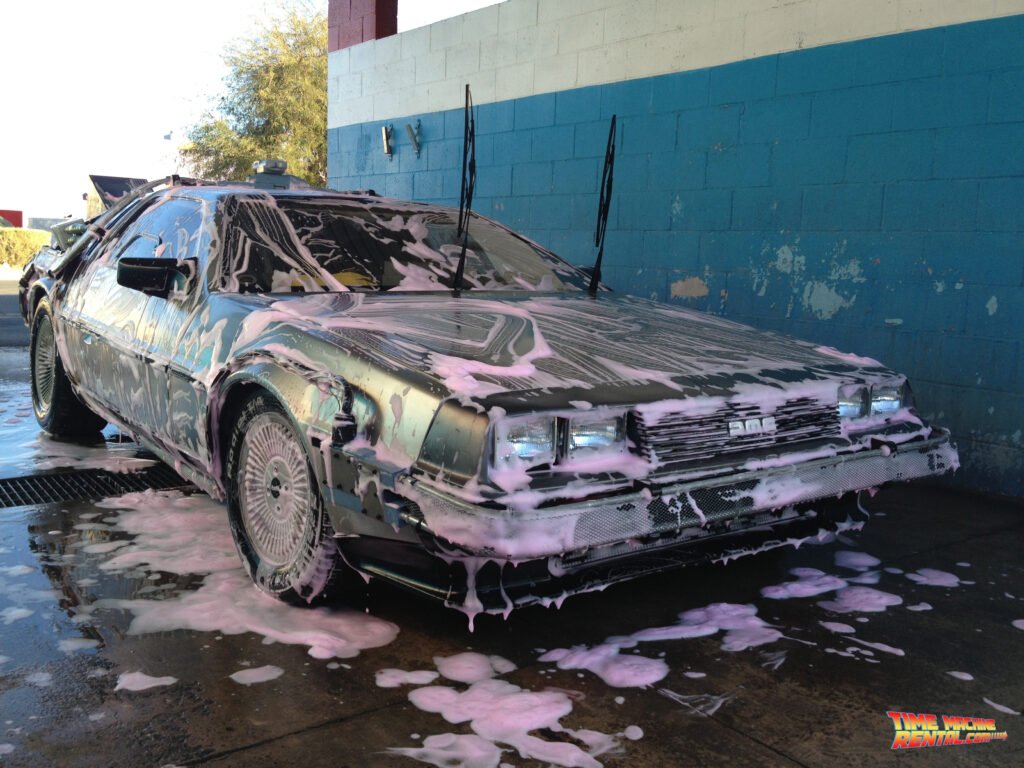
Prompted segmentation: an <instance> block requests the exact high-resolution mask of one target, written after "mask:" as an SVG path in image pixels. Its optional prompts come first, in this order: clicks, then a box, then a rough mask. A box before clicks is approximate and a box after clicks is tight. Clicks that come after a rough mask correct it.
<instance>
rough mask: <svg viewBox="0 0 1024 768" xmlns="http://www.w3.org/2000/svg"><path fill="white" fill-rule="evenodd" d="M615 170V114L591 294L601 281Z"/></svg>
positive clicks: (600, 203)
mask: <svg viewBox="0 0 1024 768" xmlns="http://www.w3.org/2000/svg"><path fill="white" fill-rule="evenodd" d="M614 171H615V115H612V124H611V125H610V126H609V127H608V147H607V148H606V149H605V151H604V170H603V171H602V172H601V194H600V197H599V199H598V201H597V229H596V230H595V232H594V246H595V247H596V248H597V261H595V262H594V271H593V272H591V274H590V295H591V296H596V295H597V287H598V285H600V283H601V261H602V260H603V259H604V235H605V231H606V230H607V229H608V211H609V209H610V208H611V205H612V176H613V173H614Z"/></svg>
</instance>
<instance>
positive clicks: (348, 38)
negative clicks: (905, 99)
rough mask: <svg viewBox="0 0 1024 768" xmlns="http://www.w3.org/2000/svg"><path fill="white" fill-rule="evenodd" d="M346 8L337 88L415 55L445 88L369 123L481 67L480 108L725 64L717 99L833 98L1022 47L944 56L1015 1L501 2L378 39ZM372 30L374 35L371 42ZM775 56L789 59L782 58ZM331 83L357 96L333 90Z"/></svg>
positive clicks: (379, 111) (451, 95)
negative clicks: (856, 45) (432, 57)
mask: <svg viewBox="0 0 1024 768" xmlns="http://www.w3.org/2000/svg"><path fill="white" fill-rule="evenodd" d="M386 4H387V3H385V5H386ZM343 5H344V7H345V8H346V9H348V8H349V7H350V6H349V4H343V3H334V4H332V5H331V20H330V23H331V27H332V37H331V39H332V40H334V41H335V43H337V44H341V45H343V46H344V47H342V48H341V49H340V50H332V52H331V53H330V59H331V60H332V61H333V60H334V59H335V58H337V57H341V56H345V57H346V59H345V60H346V62H348V61H349V59H351V61H352V66H351V67H349V66H345V67H332V69H331V73H330V75H329V78H330V79H331V80H332V81H333V80H344V79H345V78H347V77H348V73H349V72H350V71H351V72H361V73H363V74H364V77H363V80H362V82H361V84H360V88H361V89H362V95H374V94H376V93H378V92H379V91H383V90H387V89H389V88H390V87H391V86H390V83H391V81H392V79H393V78H389V76H388V69H389V67H390V66H391V65H393V64H394V63H395V62H396V60H408V59H415V60H416V61H417V65H416V70H417V75H416V81H417V82H419V83H425V82H432V83H443V84H444V85H445V86H446V87H444V88H423V89H419V90H418V91H416V92H414V93H412V94H410V97H409V98H408V99H407V100H406V101H405V102H403V106H396V105H393V103H392V102H390V101H388V100H379V101H377V102H376V104H378V106H377V107H375V108H374V111H373V114H372V115H371V119H374V120H388V119H393V118H396V117H400V116H402V115H404V114H415V113H419V112H432V111H438V110H444V109H454V108H456V107H457V106H458V104H459V100H458V93H459V87H460V86H461V85H463V84H464V83H466V82H469V83H471V84H474V85H475V84H476V79H477V77H478V76H480V75H484V74H485V73H491V74H490V75H488V76H487V78H488V82H492V83H495V84H496V85H495V87H493V88H488V93H487V96H486V98H481V99H478V103H484V102H485V101H491V100H498V101H501V100H506V99H519V98H526V97H529V96H532V95H535V94H539V93H552V92H559V91H563V90H567V89H570V88H578V87H586V86H592V85H602V84H606V83H616V82H621V81H623V80H630V79H637V78H644V77H655V76H658V75H669V74H673V73H678V72H685V71H698V70H707V69H709V68H712V67H722V69H721V70H720V71H718V70H716V71H715V77H716V82H715V83H713V84H712V89H711V100H712V103H725V102H728V101H746V100H748V98H749V95H750V94H751V93H756V94H758V95H761V96H763V95H764V94H767V95H774V94H775V93H776V92H778V93H805V92H815V91H830V90H832V89H835V88H842V87H852V86H854V85H859V84H860V85H863V84H870V83H876V82H904V81H906V80H907V79H909V78H912V77H928V76H938V75H942V74H947V73H949V72H957V73H960V74H964V75H966V74H970V73H974V72H988V71H991V70H993V69H1000V68H1006V67H1012V66H1015V65H1014V62H1015V61H1017V54H1018V50H1019V47H1020V46H1019V41H1018V39H1017V38H1016V36H1015V35H1014V34H1013V32H1012V31H1007V32H1005V33H1004V32H997V33H994V34H988V33H985V32H984V31H981V30H979V31H976V32H974V33H967V37H966V38H965V40H964V45H963V46H960V47H957V48H951V49H950V50H949V51H946V50H945V49H944V48H943V47H942V44H943V41H944V38H943V37H942V35H941V30H942V29H943V28H945V27H947V26H948V25H951V24H961V23H963V22H969V21H974V20H983V19H987V18H992V17H1000V16H1010V15H1015V14H1020V13H1024V7H1022V3H1021V0H860V2H849V0H505V1H504V2H502V3H499V4H497V5H492V6H488V7H486V8H482V9H479V10H477V11H473V12H471V13H467V14H463V15H461V16H455V17H452V18H450V19H445V20H443V21H440V22H437V23H435V24H432V25H430V26H429V27H423V28H419V29H414V30H409V31H407V32H403V33H401V34H399V35H392V36H387V37H385V36H383V35H384V34H386V33H388V30H382V28H381V19H382V18H383V17H384V16H386V15H387V14H386V13H384V14H382V13H381V12H380V11H376V12H371V11H372V9H373V7H374V4H373V3H362V4H361V5H359V8H362V7H363V6H366V9H368V10H367V15H366V19H368V20H370V21H369V22H368V23H370V27H371V30H370V31H366V32H364V30H363V29H362V28H360V29H359V30H358V32H354V31H353V30H354V29H355V26H354V22H352V21H351V19H350V16H358V18H356V21H359V20H360V19H361V18H363V17H362V16H361V15H360V14H362V11H359V13H358V14H357V13H356V12H355V11H353V12H352V13H351V14H349V13H347V11H346V13H345V14H343V13H341V11H340V10H339V9H341V7H342V6H343ZM352 7H355V6H352ZM357 10H358V9H357ZM343 16H344V19H343V18H342V17H343ZM914 30H936V31H937V32H938V33H939V34H936V35H932V36H930V37H929V36H924V37H921V38H918V39H917V40H915V42H914V44H915V45H916V46H917V50H916V55H914V56H906V55H905V50H904V46H903V45H902V43H900V44H896V43H894V42H892V40H891V38H892V37H894V36H895V35H896V34H897V33H901V32H908V31H914ZM971 34H977V35H981V37H979V38H978V39H973V38H971V37H970V35H971ZM374 35H376V36H377V37H380V38H381V39H378V40H373V39H369V38H372V37H373V36H374ZM901 37H902V36H901ZM363 40H366V42H362V41H363ZM854 40H857V41H865V42H868V41H870V43H871V45H870V46H868V47H867V48H865V49H864V51H863V55H862V57H861V58H860V59H859V60H850V59H848V57H845V56H842V55H841V54H834V52H832V51H830V50H825V51H823V52H822V53H821V54H819V55H818V56H812V57H810V58H808V57H807V55H806V54H807V51H808V49H817V48H824V49H829V48H830V47H831V46H833V45H834V44H835V43H841V42H849V41H854ZM332 47H336V45H332ZM378 48H379V49H380V51H379V52H378V51H377V49H378ZM428 53H433V54H436V55H437V56H438V57H439V59H440V61H432V62H429V66H428V62H425V61H421V60H422V58H423V57H424V56H426V54H428ZM774 54H793V56H796V57H797V58H793V56H783V57H782V58H780V59H778V60H776V59H775V58H772V57H773V55H774ZM832 56H835V58H834V59H832V58H830V57H832ZM396 57H397V58H396ZM745 62H752V63H751V64H750V65H749V66H743V65H744V63H745ZM527 63H528V64H529V65H530V66H525V65H526V64H527ZM726 65H729V66H726ZM776 68H777V69H778V72H777V73H776V71H775V70H776ZM427 71H429V72H430V73H431V75H430V79H429V80H428V79H427V75H426V74H425V73H426V72H427ZM436 74H439V76H437V77H436V78H435V75H436ZM776 78H777V82H776ZM332 87H333V88H334V89H335V90H336V91H339V92H348V91H351V90H352V86H347V87H346V86H343V85H342V84H341V83H336V84H334V85H333V86H332ZM936 87H941V85H937V86H936ZM964 87H967V85H966V84H964ZM481 95H483V94H481ZM949 98H954V96H952V95H951V96H950V97H949ZM396 109H397V110H404V111H398V112H395V111H394V110H396ZM361 121H362V119H361V117H355V116H350V114H349V112H348V111H347V110H334V111H332V112H331V115H330V120H329V123H328V125H329V127H331V128H335V127H340V126H342V125H354V124H358V123H359V122H361Z"/></svg>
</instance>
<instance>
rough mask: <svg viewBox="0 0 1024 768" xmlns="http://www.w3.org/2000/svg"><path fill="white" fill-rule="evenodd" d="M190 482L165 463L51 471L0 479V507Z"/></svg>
mask: <svg viewBox="0 0 1024 768" xmlns="http://www.w3.org/2000/svg"><path fill="white" fill-rule="evenodd" d="M190 486H191V484H190V483H188V482H186V481H185V480H182V479H181V477H179V476H178V474H177V473H176V472H174V470H172V469H171V468H170V467H168V466H167V465H166V464H157V465H155V466H152V467H147V468H146V469H143V470H139V471H137V472H107V471H105V470H95V469H89V470H77V471H72V472H53V473H49V474H44V475H30V476H28V477H10V478H6V479H3V480H0V508H3V507H20V506H25V505H28V504H53V503H60V502H70V501H87V500H90V499H102V498H105V497H107V496H121V495H123V494H126V493H131V492H133V491H145V490H147V489H149V488H153V489H156V490H167V489H170V488H188V487H190Z"/></svg>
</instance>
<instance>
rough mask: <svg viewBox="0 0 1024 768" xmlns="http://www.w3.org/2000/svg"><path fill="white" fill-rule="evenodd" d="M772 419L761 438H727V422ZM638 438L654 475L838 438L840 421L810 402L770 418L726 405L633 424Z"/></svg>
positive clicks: (829, 409) (757, 411) (640, 419)
mask: <svg viewBox="0 0 1024 768" xmlns="http://www.w3.org/2000/svg"><path fill="white" fill-rule="evenodd" d="M764 416H773V417H774V418H775V430H774V431H773V432H768V433H763V434H744V435H737V436H734V435H731V434H730V433H729V422H733V421H745V420H748V419H758V418H762V417H764ZM636 431H637V436H638V438H639V440H640V445H642V446H643V447H644V448H645V449H646V450H647V451H648V452H649V457H650V458H651V459H654V460H656V461H657V462H658V464H659V468H658V472H657V474H663V473H666V472H672V471H677V470H679V469H680V468H681V467H682V466H683V465H686V464H693V463H699V462H705V461H708V460H711V459H714V458H717V457H720V456H729V455H734V454H740V453H749V452H756V451H761V450H765V449H769V448H774V447H777V446H789V445H792V444H795V443H800V442H803V441H806V440H817V439H821V438H831V437H838V436H839V434H840V430H839V415H838V414H837V413H836V409H835V407H834V406H831V405H826V404H823V403H821V402H820V401H819V400H814V399H812V398H799V399H795V400H789V401H787V402H786V403H785V404H783V405H781V406H779V407H778V408H776V409H775V410H774V411H772V412H764V411H762V409H761V408H759V407H758V406H756V405H739V404H734V403H728V404H726V405H725V406H723V407H722V408H719V409H718V410H717V411H715V412H714V413H712V414H708V415H706V416H690V415H685V414H671V413H670V414H666V415H664V416H661V417H660V418H658V419H657V420H652V421H651V423H648V422H647V421H645V420H644V418H643V417H642V416H637V419H636Z"/></svg>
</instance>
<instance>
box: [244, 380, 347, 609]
mask: <svg viewBox="0 0 1024 768" xmlns="http://www.w3.org/2000/svg"><path fill="white" fill-rule="evenodd" d="M227 485H228V512H229V516H230V519H231V532H232V534H233V536H234V539H235V544H236V546H237V547H238V551H239V554H240V555H241V556H242V562H243V563H244V564H245V567H246V570H248V572H249V575H250V576H251V577H252V580H253V581H254V582H255V583H256V586H258V587H259V588H260V589H262V590H263V591H264V592H267V593H269V594H272V595H274V596H275V597H278V598H280V599H282V600H286V601H289V602H306V603H308V602H311V601H312V600H313V599H314V598H316V597H317V596H319V595H321V594H323V593H324V592H325V591H326V590H327V589H328V588H329V587H330V586H332V585H333V584H334V582H335V581H336V579H337V577H338V576H339V575H340V571H341V570H342V567H343V566H341V565H340V563H339V555H338V547H337V544H336V543H335V541H334V531H333V529H332V528H331V523H330V520H329V519H328V518H327V515H326V513H325V511H324V505H323V499H322V497H321V495H320V489H319V487H318V486H317V480H316V475H315V474H314V472H313V468H312V467H311V466H310V463H309V459H308V458H307V456H306V452H305V449H304V448H303V446H302V443H301V442H300V441H299V438H298V437H297V435H296V433H295V429H294V427H293V426H292V423H291V420H290V419H289V418H288V415H287V414H286V413H285V411H284V409H283V408H282V407H281V405H280V404H279V403H278V402H277V401H276V400H274V399H273V398H271V397H270V396H269V395H267V394H265V393H262V392H261V393H258V394H255V395H253V396H251V397H250V398H249V399H248V400H247V401H246V402H245V404H244V405H243V406H242V408H241V409H240V411H239V416H238V419H237V421H236V422H235V425H234V428H233V430H232V434H231V442H230V447H229V451H228V483H227Z"/></svg>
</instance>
